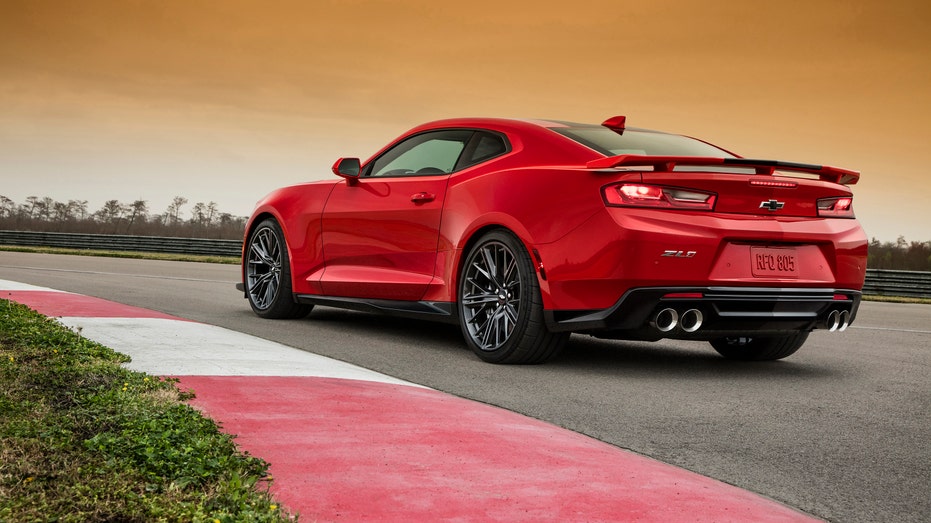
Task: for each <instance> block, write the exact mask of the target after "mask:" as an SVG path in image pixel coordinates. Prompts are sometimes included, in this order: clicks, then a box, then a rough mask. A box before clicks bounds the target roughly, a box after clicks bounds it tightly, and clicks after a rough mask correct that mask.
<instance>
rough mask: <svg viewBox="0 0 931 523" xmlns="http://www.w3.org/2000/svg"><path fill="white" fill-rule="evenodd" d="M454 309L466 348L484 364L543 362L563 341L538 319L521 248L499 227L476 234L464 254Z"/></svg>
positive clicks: (532, 276)
mask: <svg viewBox="0 0 931 523" xmlns="http://www.w3.org/2000/svg"><path fill="white" fill-rule="evenodd" d="M465 260H466V261H465V264H463V266H462V272H461V274H460V278H459V292H458V300H457V301H458V307H459V321H460V326H461V328H462V334H463V337H464V338H465V341H466V344H467V345H468V346H469V348H471V349H472V351H473V352H475V354H476V355H478V357H479V358H481V359H482V360H484V361H487V362H489V363H519V364H528V363H543V362H544V361H546V360H548V359H550V358H552V357H553V356H555V355H556V354H557V353H558V352H559V351H560V350H561V349H562V347H563V346H564V345H565V344H566V340H567V339H568V338H569V333H553V332H550V331H548V330H547V329H546V324H545V323H544V321H543V300H542V298H541V297H540V284H539V282H538V281H537V276H536V271H535V270H534V267H533V263H532V261H531V259H530V255H529V254H528V253H527V249H525V248H524V245H523V244H522V243H521V242H520V241H519V240H518V239H517V238H516V237H514V235H512V234H510V233H508V232H507V231H503V230H496V231H492V232H489V233H487V234H485V235H484V236H482V237H481V238H480V239H479V241H478V242H476V244H475V246H474V247H472V249H471V250H470V251H469V254H468V255H467V256H466V259H465Z"/></svg>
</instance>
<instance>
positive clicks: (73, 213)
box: [0, 195, 247, 240]
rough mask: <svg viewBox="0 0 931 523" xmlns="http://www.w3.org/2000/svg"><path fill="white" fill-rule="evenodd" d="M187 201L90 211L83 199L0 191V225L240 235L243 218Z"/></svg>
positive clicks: (110, 205)
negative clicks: (158, 208) (156, 208)
mask: <svg viewBox="0 0 931 523" xmlns="http://www.w3.org/2000/svg"><path fill="white" fill-rule="evenodd" d="M187 204H188V199H187V198H185V197H183V196H176V197H174V198H173V199H172V200H171V203H170V204H169V205H168V208H166V209H165V211H164V212H162V213H153V212H152V211H151V209H150V208H149V203H148V201H147V200H136V201H134V202H131V203H123V202H120V201H119V200H107V201H106V202H104V204H103V206H101V207H100V209H97V210H91V209H90V208H89V207H88V202H87V200H68V201H67V202H59V201H56V200H54V199H52V198H49V197H48V196H46V197H42V198H40V197H37V196H29V197H28V198H26V200H25V201H24V202H22V203H19V204H17V203H16V202H14V201H13V200H11V199H10V198H7V197H6V196H2V195H0V229H4V230H15V231H36V232H73V233H83V234H131V235H138V236H175V237H182V238H214V239H226V240H241V239H242V235H243V231H244V230H245V226H246V220H247V218H246V217H244V216H234V215H232V214H230V213H226V212H220V210H219V208H218V207H217V204H216V202H209V203H203V202H197V203H195V204H194V206H193V207H192V208H191V209H190V212H189V213H187V212H185V210H184V207H185V206H186V205H187ZM188 214H189V216H188Z"/></svg>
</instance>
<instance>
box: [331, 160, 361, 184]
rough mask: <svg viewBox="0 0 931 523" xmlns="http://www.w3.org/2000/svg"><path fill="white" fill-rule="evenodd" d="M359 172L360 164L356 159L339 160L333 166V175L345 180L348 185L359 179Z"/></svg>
mask: <svg viewBox="0 0 931 523" xmlns="http://www.w3.org/2000/svg"><path fill="white" fill-rule="evenodd" d="M361 170H362V163H361V162H360V161H359V159H358V158H340V159H339V160H336V163H334V164H333V174H335V175H336V176H341V177H343V178H346V179H347V180H349V182H350V183H351V182H353V181H355V180H357V179H358V178H359V171H361Z"/></svg>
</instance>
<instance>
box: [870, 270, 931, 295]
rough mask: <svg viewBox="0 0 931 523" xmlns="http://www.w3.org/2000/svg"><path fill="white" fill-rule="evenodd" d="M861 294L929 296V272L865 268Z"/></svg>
mask: <svg viewBox="0 0 931 523" xmlns="http://www.w3.org/2000/svg"><path fill="white" fill-rule="evenodd" d="M863 294H869V295H874V296H900V297H907V298H931V272H920V271H889V270H880V269H867V270H866V283H865V284H863Z"/></svg>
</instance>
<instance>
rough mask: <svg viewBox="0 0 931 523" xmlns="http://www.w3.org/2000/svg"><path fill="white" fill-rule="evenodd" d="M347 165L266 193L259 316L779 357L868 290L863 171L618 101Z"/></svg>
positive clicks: (451, 128)
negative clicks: (363, 320) (341, 315)
mask: <svg viewBox="0 0 931 523" xmlns="http://www.w3.org/2000/svg"><path fill="white" fill-rule="evenodd" d="M333 172H334V174H335V176H334V177H333V178H332V179H330V180H327V181H319V182H311V183H305V184H301V185H296V186H292V187H286V188H282V189H278V190H276V191H274V192H272V193H271V194H269V195H268V196H266V197H265V198H263V199H262V200H261V201H260V202H259V203H258V204H257V206H256V208H255V211H254V213H253V215H252V216H251V218H250V220H249V222H248V224H247V226H246V232H245V241H244V245H243V257H242V261H243V264H242V277H243V281H242V283H241V284H239V288H240V290H242V291H243V292H244V295H245V297H246V298H247V299H248V301H249V304H250V305H251V307H252V309H253V311H255V313H256V314H258V315H259V316H261V317H264V318H299V317H303V316H305V315H306V314H308V313H309V312H310V311H311V309H312V308H313V307H314V306H315V305H321V306H333V307H344V308H350V309H357V310H363V311H372V312H381V313H387V314H394V315H398V316H405V317H414V318H424V319H431V320H437V321H443V322H449V323H454V324H458V325H459V326H460V327H461V330H462V334H463V336H464V338H465V341H466V343H467V344H468V346H469V347H470V348H471V349H472V350H473V351H474V352H475V354H477V355H478V356H479V357H480V358H481V359H483V360H485V361H488V362H494V363H537V362H542V361H545V360H547V359H548V358H550V357H552V356H553V355H555V354H556V353H557V352H558V351H559V350H560V349H561V348H562V347H563V346H564V345H565V344H566V341H567V339H568V337H569V334H570V333H573V332H575V333H584V334H589V335H592V336H597V337H600V338H610V339H622V340H650V341H656V340H660V339H663V338H672V339H680V340H696V341H707V342H710V344H711V347H713V348H714V349H715V350H716V351H717V352H719V353H720V354H721V355H723V356H724V357H726V358H731V359H741V360H775V359H781V358H784V357H786V356H789V355H791V354H792V353H794V352H795V351H796V350H798V349H799V347H801V346H802V345H803V344H804V343H805V340H806V339H807V338H808V335H809V333H810V332H811V331H812V330H814V329H826V330H828V331H843V330H844V329H846V328H847V326H848V325H849V324H850V323H852V322H853V321H854V319H855V317H856V314H857V308H858V306H859V304H860V290H861V289H862V286H863V280H864V277H865V273H866V252H867V239H866V235H865V233H864V232H863V229H862V228H861V227H860V225H859V223H858V222H857V220H856V219H855V218H854V212H853V198H852V193H851V190H850V189H849V187H848V186H849V185H852V184H855V183H856V182H857V180H858V178H859V173H857V172H854V171H849V170H846V169H840V168H836V167H828V166H821V165H809V164H800V163H789V162H782V161H773V160H755V159H747V158H742V157H740V156H737V155H735V154H733V153H731V152H728V151H727V150H724V149H721V148H718V147H716V146H713V145H710V144H708V143H706V142H704V141H701V140H697V139H694V138H689V137H685V136H680V135H676V134H668V133H663V132H657V131H651V130H646V129H638V128H633V127H627V126H626V124H625V118H624V117H623V116H615V117H612V118H609V119H608V120H606V121H605V122H604V123H602V124H601V125H588V124H577V123H571V122H563V121H543V120H508V119H493V118H464V119H452V120H442V121H437V122H431V123H427V124H424V125H421V126H419V127H416V128H414V129H411V130H410V131H408V132H407V133H405V134H404V135H402V136H401V137H399V138H397V139H396V140H394V141H393V142H391V143H389V144H388V145H387V146H385V147H384V148H383V149H382V150H380V151H378V152H377V153H375V155H373V156H372V157H371V158H369V159H368V160H366V161H364V162H362V161H360V160H359V159H357V158H341V159H339V160H338V161H337V162H336V163H335V165H334V166H333Z"/></svg>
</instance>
